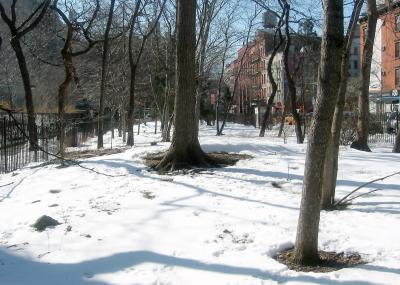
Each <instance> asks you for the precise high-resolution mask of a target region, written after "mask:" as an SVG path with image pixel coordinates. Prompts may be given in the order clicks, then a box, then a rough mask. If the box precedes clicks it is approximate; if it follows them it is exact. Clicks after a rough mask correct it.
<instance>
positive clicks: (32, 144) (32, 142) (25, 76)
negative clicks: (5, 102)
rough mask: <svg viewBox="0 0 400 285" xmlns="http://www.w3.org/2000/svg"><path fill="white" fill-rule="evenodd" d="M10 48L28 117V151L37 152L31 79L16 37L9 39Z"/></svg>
mask: <svg viewBox="0 0 400 285" xmlns="http://www.w3.org/2000/svg"><path fill="white" fill-rule="evenodd" d="M11 46H12V48H13V50H14V52H15V56H16V57H17V61H18V66H19V70H20V72H21V78H22V83H23V86H24V91H25V106H26V112H27V115H28V133H29V149H30V150H37V148H38V136H37V126H36V116H35V109H34V106H33V95H32V86H31V79H30V75H29V71H28V67H27V64H26V60H25V55H24V52H23V50H22V47H21V44H20V42H19V38H18V37H16V36H13V38H12V39H11Z"/></svg>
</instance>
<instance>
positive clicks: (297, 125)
mask: <svg viewBox="0 0 400 285" xmlns="http://www.w3.org/2000/svg"><path fill="white" fill-rule="evenodd" d="M285 7H286V12H285V32H286V45H285V50H284V52H283V62H284V67H285V74H286V80H287V82H288V91H289V98H290V104H291V109H292V115H293V119H294V122H295V128H296V138H297V143H298V144H302V143H303V142H304V135H303V131H302V129H301V120H300V116H299V113H298V112H297V109H296V105H297V96H296V84H295V82H294V80H293V77H292V75H291V74H290V70H289V48H290V44H291V37H290V30H289V12H290V5H289V4H287V2H286V1H285Z"/></svg>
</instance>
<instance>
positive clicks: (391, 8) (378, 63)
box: [360, 1, 400, 112]
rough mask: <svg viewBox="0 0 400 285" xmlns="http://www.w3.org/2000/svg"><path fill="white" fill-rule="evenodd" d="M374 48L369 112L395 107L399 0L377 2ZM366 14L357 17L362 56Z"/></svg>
mask: <svg viewBox="0 0 400 285" xmlns="http://www.w3.org/2000/svg"><path fill="white" fill-rule="evenodd" d="M378 13H379V19H378V22H377V27H376V33H375V40H374V51H373V58H372V65H371V73H370V88H369V90H370V99H371V111H373V112H375V111H383V112H390V111H394V110H397V108H398V104H399V98H400V97H399V91H400V2H388V1H381V2H379V3H378ZM366 32H367V17H366V16H365V17H363V18H361V20H360V47H361V58H362V51H363V47H364V43H365V38H366Z"/></svg>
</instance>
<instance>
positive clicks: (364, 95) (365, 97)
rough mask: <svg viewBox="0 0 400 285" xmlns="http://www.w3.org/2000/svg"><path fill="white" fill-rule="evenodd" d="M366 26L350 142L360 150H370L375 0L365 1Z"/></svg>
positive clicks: (376, 18)
mask: <svg viewBox="0 0 400 285" xmlns="http://www.w3.org/2000/svg"><path fill="white" fill-rule="evenodd" d="M367 15H368V22H367V23H368V24H367V26H368V28H367V35H364V38H365V42H364V49H363V53H362V61H361V88H360V95H359V97H358V118H357V138H356V140H355V141H354V142H353V143H352V144H351V147H352V148H355V149H358V150H361V151H371V149H370V148H369V146H368V134H369V83H370V76H371V63H372V55H373V50H374V40H375V32H376V23H377V20H378V10H377V9H376V0H368V1H367Z"/></svg>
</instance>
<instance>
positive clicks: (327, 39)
mask: <svg viewBox="0 0 400 285" xmlns="http://www.w3.org/2000/svg"><path fill="white" fill-rule="evenodd" d="M324 10H325V11H324V15H325V18H324V29H323V38H322V44H321V63H320V67H319V73H318V93H317V96H318V97H317V103H316V108H315V113H314V119H313V122H312V125H311V132H310V135H309V140H308V148H307V154H306V163H305V169H304V181H303V192H302V199H301V205H300V215H299V222H298V226H297V235H296V242H295V249H294V256H293V261H294V262H295V263H297V264H313V263H316V262H318V260H319V257H318V230H319V219H320V207H321V205H320V204H321V192H322V177H323V169H324V161H325V154H326V149H327V144H328V140H329V134H330V130H331V126H332V118H333V112H334V106H335V103H336V99H337V94H338V87H339V82H340V62H341V55H342V48H343V1H342V0H324Z"/></svg>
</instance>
